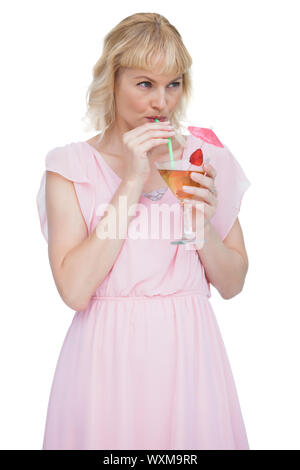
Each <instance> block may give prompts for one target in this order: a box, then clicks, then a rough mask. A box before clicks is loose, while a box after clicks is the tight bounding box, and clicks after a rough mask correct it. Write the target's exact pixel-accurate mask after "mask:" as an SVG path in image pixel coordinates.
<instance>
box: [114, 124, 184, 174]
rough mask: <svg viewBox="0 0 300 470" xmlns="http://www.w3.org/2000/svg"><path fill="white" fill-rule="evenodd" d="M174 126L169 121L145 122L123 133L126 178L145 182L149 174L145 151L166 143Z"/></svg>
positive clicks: (172, 133)
mask: <svg viewBox="0 0 300 470" xmlns="http://www.w3.org/2000/svg"><path fill="white" fill-rule="evenodd" d="M174 135H175V132H174V128H173V126H171V125H170V123H169V122H147V123H146V124H143V125H142V126H139V127H136V128H135V129H132V130H130V131H128V132H125V134H123V145H124V147H125V149H126V155H127V156H128V157H127V171H125V179H126V180H131V181H132V180H139V181H142V182H143V183H145V181H146V180H147V179H148V177H149V175H150V165H149V157H148V155H147V152H148V151H149V150H150V149H152V148H153V147H158V146H159V145H162V144H167V143H168V137H170V136H174Z"/></svg>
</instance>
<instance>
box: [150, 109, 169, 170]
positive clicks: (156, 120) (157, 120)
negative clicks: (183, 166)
mask: <svg viewBox="0 0 300 470" xmlns="http://www.w3.org/2000/svg"><path fill="white" fill-rule="evenodd" d="M154 121H155V122H160V121H159V119H156V118H155V119H154ZM168 147H169V154H170V162H171V168H172V169H173V170H174V157H173V149H172V142H171V137H168Z"/></svg>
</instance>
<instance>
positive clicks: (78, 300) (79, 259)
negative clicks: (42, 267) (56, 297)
mask: <svg viewBox="0 0 300 470" xmlns="http://www.w3.org/2000/svg"><path fill="white" fill-rule="evenodd" d="M47 173H48V174H47V184H46V200H47V214H48V229H49V257H50V264H51V268H52V272H53V276H54V281H55V284H56V287H57V289H58V292H59V294H60V296H61V298H62V299H63V301H64V302H65V303H66V304H67V305H68V306H69V307H70V308H72V309H73V310H83V309H85V308H86V306H87V304H88V302H89V301H90V297H91V296H92V295H93V294H94V292H95V290H96V289H97V287H98V286H99V284H101V282H102V281H103V280H104V278H105V277H106V275H107V273H108V272H109V271H110V269H111V268H112V266H113V264H114V262H115V260H116V257H117V256H118V254H119V252H120V250H121V248H122V245H123V243H124V241H125V239H126V236H127V229H128V226H129V223H130V221H131V219H132V218H133V217H134V215H128V213H127V214H126V213H125V214H124V213H123V212H124V210H123V212H122V215H121V217H122V216H123V217H122V222H123V224H122V233H121V234H120V238H119V236H118V234H119V204H120V202H121V201H122V200H121V201H120V200H119V196H126V197H127V207H128V210H129V209H130V207H131V205H132V204H136V203H138V201H139V198H140V194H141V191H142V185H143V183H140V182H136V181H129V180H125V179H124V180H123V181H122V182H121V184H120V185H119V187H118V189H117V191H116V192H115V194H114V196H113V198H112V199H111V201H110V205H111V206H113V207H114V208H115V214H116V221H117V223H116V238H102V239H101V238H100V235H101V232H102V231H104V232H105V231H107V228H106V227H107V223H109V220H111V221H113V220H114V216H113V213H114V211H112V213H111V214H112V216H111V214H110V213H109V212H106V214H105V215H104V216H103V217H102V218H101V220H100V221H99V222H98V224H97V225H96V227H95V229H94V231H93V232H92V233H90V235H89V236H88V232H87V227H86V224H85V222H84V219H83V217H82V214H81V211H80V208H79V205H78V202H77V200H76V195H75V190H74V187H73V183H72V182H70V181H68V180H66V179H65V178H63V177H62V176H61V175H57V174H55V173H52V174H51V172H47ZM61 201H64V204H62V203H61ZM131 213H132V212H131ZM111 217H112V219H113V220H112V219H111ZM122 237H123V238H122Z"/></svg>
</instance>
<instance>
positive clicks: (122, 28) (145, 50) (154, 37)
mask: <svg viewBox="0 0 300 470" xmlns="http://www.w3.org/2000/svg"><path fill="white" fill-rule="evenodd" d="M161 60H162V62H163V64H164V66H163V68H162V70H161V73H162V74H174V75H180V74H182V75H183V83H182V86H183V93H182V97H181V100H180V101H179V103H178V105H177V107H176V109H175V110H174V111H173V112H172V113H171V114H170V116H169V120H170V122H171V123H172V125H173V126H174V130H175V132H176V134H175V138H176V139H177V140H178V142H179V143H180V144H184V143H185V142H184V139H183V138H182V136H181V134H180V133H181V131H182V130H183V127H182V125H181V122H180V121H181V120H182V119H186V114H185V113H186V109H187V106H188V104H189V102H190V99H191V95H192V81H191V72H190V68H191V66H192V58H191V56H190V54H189V53H188V51H187V49H186V48H185V46H184V44H183V42H182V39H181V35H180V34H179V32H178V31H177V29H176V28H175V27H174V26H173V25H172V24H171V23H169V21H168V20H167V19H166V18H165V17H164V16H162V15H159V14H158V13H136V14H134V15H131V16H128V17H126V18H124V19H123V20H122V21H121V22H120V23H119V24H117V25H116V26H115V27H114V28H113V29H112V30H111V31H110V32H109V33H108V34H106V36H105V37H104V47H103V52H102V55H101V57H100V58H99V59H98V61H97V62H96V64H95V65H94V67H93V80H92V82H91V84H90V85H89V87H88V90H87V93H86V104H87V111H86V113H85V116H84V118H83V120H84V121H86V120H87V121H88V124H87V126H85V130H88V131H89V130H97V131H101V132H102V134H101V135H100V138H99V142H101V140H102V138H103V136H104V133H105V131H106V130H107V129H108V128H109V127H110V126H111V124H112V123H113V122H114V120H115V98H114V87H115V82H116V78H117V76H118V70H119V69H120V67H132V68H138V69H144V70H149V71H150V70H151V69H153V67H155V65H156V64H158V63H160V61H161Z"/></svg>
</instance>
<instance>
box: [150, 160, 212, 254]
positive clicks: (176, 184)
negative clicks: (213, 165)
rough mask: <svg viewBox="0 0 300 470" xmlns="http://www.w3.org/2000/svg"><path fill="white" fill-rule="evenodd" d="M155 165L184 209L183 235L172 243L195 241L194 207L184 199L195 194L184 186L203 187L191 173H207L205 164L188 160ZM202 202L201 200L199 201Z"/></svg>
mask: <svg viewBox="0 0 300 470" xmlns="http://www.w3.org/2000/svg"><path fill="white" fill-rule="evenodd" d="M155 166H156V168H157V170H158V171H159V173H160V175H161V176H162V178H163V179H164V180H165V182H166V183H167V185H168V186H169V188H170V189H171V191H172V192H173V194H174V195H175V196H176V197H177V198H178V199H179V202H180V205H181V207H182V209H183V235H182V238H180V239H178V240H173V241H171V244H172V245H183V244H186V243H195V242H196V240H197V239H196V234H195V233H194V232H193V228H192V220H191V211H192V207H190V206H189V207H185V205H184V199H191V198H193V197H194V195H193V194H189V193H185V192H184V190H183V189H182V186H196V187H198V188H199V187H201V185H200V184H199V183H196V181H194V180H192V179H191V178H190V175H191V173H201V174H202V175H204V174H205V170H204V168H203V165H201V166H198V165H192V164H191V163H189V162H187V161H186V160H175V161H170V160H167V161H163V162H155ZM199 203H201V201H199Z"/></svg>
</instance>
